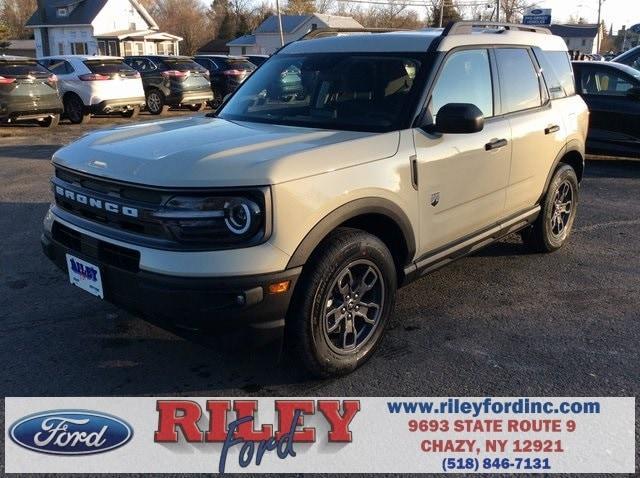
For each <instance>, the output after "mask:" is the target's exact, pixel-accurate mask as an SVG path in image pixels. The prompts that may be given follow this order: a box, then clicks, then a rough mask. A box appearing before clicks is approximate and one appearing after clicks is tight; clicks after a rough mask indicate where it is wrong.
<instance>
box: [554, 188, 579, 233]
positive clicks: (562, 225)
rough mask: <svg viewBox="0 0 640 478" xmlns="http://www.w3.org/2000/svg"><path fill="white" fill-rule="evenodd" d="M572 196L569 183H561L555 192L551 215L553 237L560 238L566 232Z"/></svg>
mask: <svg viewBox="0 0 640 478" xmlns="http://www.w3.org/2000/svg"><path fill="white" fill-rule="evenodd" d="M573 196H574V195H573V188H572V186H571V183H570V182H569V181H567V180H565V181H562V182H561V183H560V185H559V186H558V189H557V190H556V193H555V197H554V200H553V213H552V214H551V233H552V234H553V235H554V236H555V237H561V236H562V235H563V234H564V233H565V232H566V231H567V225H568V224H569V222H570V220H571V214H572V213H573Z"/></svg>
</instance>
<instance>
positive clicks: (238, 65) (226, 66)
mask: <svg viewBox="0 0 640 478" xmlns="http://www.w3.org/2000/svg"><path fill="white" fill-rule="evenodd" d="M219 63H220V69H221V70H255V69H256V66H255V65H254V64H253V63H251V62H250V61H248V60H244V59H240V58H223V59H221V60H219Z"/></svg>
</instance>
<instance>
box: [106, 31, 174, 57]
mask: <svg viewBox="0 0 640 478" xmlns="http://www.w3.org/2000/svg"><path fill="white" fill-rule="evenodd" d="M96 39H97V42H98V51H99V54H100V55H108V56H131V55H179V54H180V46H179V45H180V41H181V40H182V38H181V37H179V36H176V35H172V34H170V33H165V32H158V31H155V30H145V31H120V32H110V33H102V34H100V35H96Z"/></svg>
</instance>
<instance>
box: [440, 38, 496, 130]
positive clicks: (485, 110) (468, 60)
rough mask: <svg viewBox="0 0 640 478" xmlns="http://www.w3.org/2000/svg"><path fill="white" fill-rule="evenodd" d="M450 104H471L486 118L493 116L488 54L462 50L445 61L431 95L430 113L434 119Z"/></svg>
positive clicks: (485, 51)
mask: <svg viewBox="0 0 640 478" xmlns="http://www.w3.org/2000/svg"><path fill="white" fill-rule="evenodd" d="M449 103H470V104H472V105H475V106H477V107H478V108H479V109H480V111H482V114H483V115H484V117H485V118H490V117H491V116H493V86H492V82H491V68H490V66H489V53H488V51H487V50H484V49H482V50H462V51H457V52H455V53H453V54H452V55H450V56H449V57H448V58H447V59H446V60H445V64H444V67H443V68H442V71H441V72H440V76H439V77H438V80H437V82H436V86H435V87H434V89H433V92H432V94H431V101H430V103H429V112H430V113H431V117H432V118H433V119H434V121H435V118H436V116H437V115H438V111H440V108H442V107H443V106H444V105H446V104H449Z"/></svg>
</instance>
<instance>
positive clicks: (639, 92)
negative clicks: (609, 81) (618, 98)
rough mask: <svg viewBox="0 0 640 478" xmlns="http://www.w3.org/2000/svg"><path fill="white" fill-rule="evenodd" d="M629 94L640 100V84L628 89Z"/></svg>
mask: <svg viewBox="0 0 640 478" xmlns="http://www.w3.org/2000/svg"><path fill="white" fill-rule="evenodd" d="M627 96H630V97H631V98H634V99H636V100H640V86H634V87H633V88H629V89H628V90H627Z"/></svg>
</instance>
